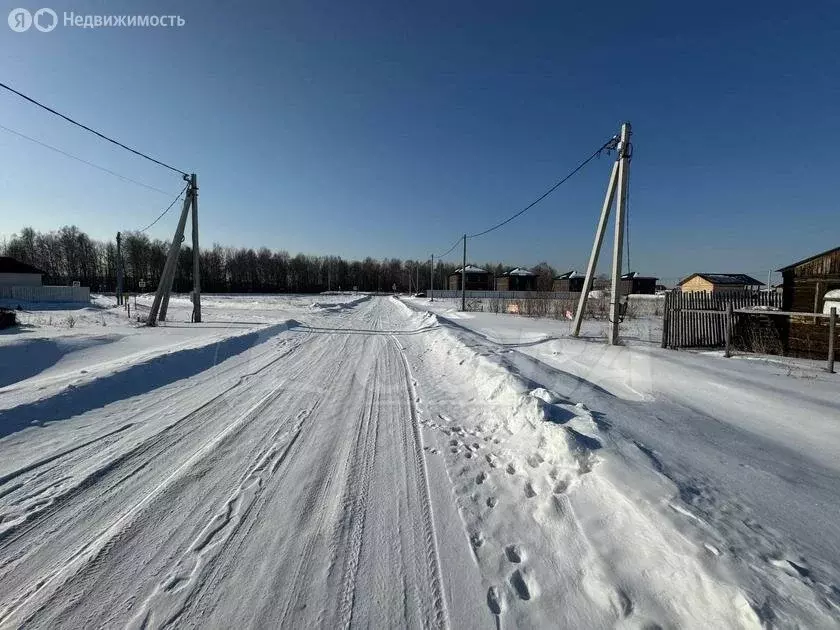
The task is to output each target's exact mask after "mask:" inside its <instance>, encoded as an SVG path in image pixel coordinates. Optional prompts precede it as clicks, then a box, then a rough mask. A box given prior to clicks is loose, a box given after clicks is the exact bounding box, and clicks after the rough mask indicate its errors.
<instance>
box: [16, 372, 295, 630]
mask: <svg viewBox="0 0 840 630" xmlns="http://www.w3.org/2000/svg"><path fill="white" fill-rule="evenodd" d="M281 388H282V386H278V387H276V388H275V389H273V390H272V391H270V392H269V393H268V394H266V395H265V396H263V398H261V399H260V400H259V401H258V402H257V403H256V404H254V405H253V406H252V407H251V408H250V409H248V410H247V411H246V412H245V413H244V414H242V415H241V416H239V418H237V419H236V420H234V421H233V422H232V423H230V424H229V425H228V426H227V427H226V428H225V429H223V430H222V431H221V432H220V433H218V434H216V435H215V436H214V437H213V438H212V439H210V440H209V441H208V442H206V443H205V444H204V446H202V447H201V448H200V449H199V450H198V451H197V452H195V453H194V454H193V455H192V456H191V457H190V458H189V459H187V461H185V462H184V463H182V464H181V465H180V466H178V468H176V469H175V471H173V472H172V473H171V474H170V475H169V476H168V477H166V479H164V480H163V482H161V483H160V484H158V485H157V486H156V487H154V488H153V489H152V491H151V492H149V493H148V494H147V495H146V496H145V497H143V499H142V500H141V501H140V502H139V503H136V504H135V505H134V506H132V507H131V508H130V509H128V510H126V511H125V512H123V514H122V515H121V516H120V517H119V518H118V519H117V520H116V521H115V522H113V523H112V524H111V525H110V526H109V527H108V528H107V529H106V530H105V531H104V532H102V533H100V534H99V535H98V536H96V537H95V538H94V539H93V540H91V541H90V542H88V543H86V544H84V545H83V546H82V547H80V548H79V549H77V550H76V551H74V552H73V553H72V554H71V555H70V558H69V559H68V560H67V561H66V562H65V563H64V564H63V565H61V566H59V567H58V568H57V569H56V570H55V571H53V572H52V573H50V574H49V575H47V576H46V577H43V578H41V579H40V580H38V582H37V583H36V584H34V585H31V586H30V587H29V588H27V589H25V591H24V593H22V594H20V595H19V596H18V597H16V598H14V599H12V600H11V601H10V602H7V603H6V605H5V606H4V607H3V608H2V609H0V625H4V626H5V625H7V624H11V623H12V622H14V621H18V622H19V623H25V622H26V620H27V617H26V616H24V614H23V613H24V609H25V607H26V606H28V605H30V604H32V603H33V602H34V600H35V598H36V597H39V596H40V597H42V598H43V597H49V595H47V592H46V591H45V589H47V587H52V591H50V592H54V591H55V590H56V589H57V588H58V587H59V586H60V583H61V582H62V581H64V580H67V579H69V578H70V577H71V576H72V575H74V574H75V573H76V572H77V571H78V570H79V569H80V568H81V566H82V565H84V564H85V563H86V562H89V561H91V560H95V559H96V558H97V557H99V556H100V554H101V553H102V552H103V551H104V550H106V549H107V546H108V545H109V543H111V542H112V541H113V539H114V538H115V537H116V536H117V535H118V534H119V533H120V532H121V531H122V529H123V528H124V527H126V526H127V525H128V524H129V523H130V522H131V520H132V519H133V518H135V517H136V516H137V515H138V514H139V513H140V512H141V511H142V510H143V509H144V508H145V507H146V506H147V505H148V504H149V503H151V502H152V501H153V500H154V499H155V498H156V497H157V496H158V495H159V494H161V493H162V492H163V491H164V490H165V489H166V488H167V487H168V486H169V485H170V484H172V483H173V482H174V481H175V480H176V479H177V478H178V477H179V476H181V475H183V474H184V473H185V472H186V471H187V470H188V469H189V468H190V467H191V466H192V465H194V464H195V463H196V462H197V461H198V460H200V459H201V458H202V457H204V456H206V454H207V453H208V452H210V451H212V450H213V448H214V447H215V446H216V445H217V444H218V443H219V442H221V441H222V440H223V439H224V438H225V437H226V436H227V435H228V434H230V433H232V432H233V431H235V430H237V429H239V428H240V427H241V426H242V425H243V424H245V423H246V422H247V421H248V420H250V419H251V418H252V417H253V416H255V415H257V414H259V412H260V411H261V410H262V409H264V408H265V407H266V406H268V404H270V402H271V401H272V400H273V399H274V398H276V397H277V395H278V394H279V392H280V391H281ZM36 612H37V611H36Z"/></svg>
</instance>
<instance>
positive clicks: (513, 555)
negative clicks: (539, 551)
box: [505, 545, 524, 564]
mask: <svg viewBox="0 0 840 630" xmlns="http://www.w3.org/2000/svg"><path fill="white" fill-rule="evenodd" d="M505 557H507V559H508V562H513V563H514V564H519V563H520V562H522V559H523V558H524V554H523V553H522V549H520V547H519V545H508V546H507V547H505Z"/></svg>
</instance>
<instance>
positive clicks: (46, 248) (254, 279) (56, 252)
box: [0, 226, 556, 293]
mask: <svg viewBox="0 0 840 630" xmlns="http://www.w3.org/2000/svg"><path fill="white" fill-rule="evenodd" d="M0 245H1V246H2V254H3V255H4V256H11V257H12V258H15V259H17V260H19V261H21V262H25V263H28V264H30V265H33V266H35V267H37V268H38V269H40V270H41V271H43V272H44V273H45V277H44V284H53V285H69V284H72V283H73V282H74V281H78V282H79V283H80V284H81V285H82V286H86V287H90V289H91V290H92V291H95V292H113V291H114V290H115V289H116V284H117V244H116V241H114V240H109V241H98V240H94V239H92V238H90V237H89V236H88V235H87V234H86V233H85V232H82V231H81V230H79V228H77V227H76V226H64V227H62V228H61V229H59V230H56V231H51V232H38V231H35V230H34V229H32V228H31V227H26V228H23V229H22V230H21V231H20V233H19V234H13V235H12V236H11V237H10V238H8V239H4V241H3V242H2V244H0ZM121 248H122V260H123V273H124V280H123V290H124V291H128V292H132V293H133V292H138V291H152V290H154V289H155V287H157V284H158V282H159V280H160V275H161V272H162V271H163V266H164V263H165V261H166V255H167V252H168V251H169V242H167V241H162V240H160V239H150V238H149V237H148V236H147V235H146V234H144V233H140V232H123V233H122V247H121ZM199 260H200V263H199V264H200V271H201V289H202V291H204V292H207V293H321V292H323V291H328V290H332V291H339V290H341V291H351V290H358V291H391V290H393V287H396V290H397V291H400V292H404V291H408V290H412V291H417V290H422V291H426V290H428V289H429V284H430V276H429V271H430V267H429V265H430V261H429V260H411V259H408V260H401V259H399V258H383V259H381V260H377V259H375V258H371V257H367V258H365V259H364V260H344V259H343V258H341V257H340V256H313V255H308V254H297V255H295V256H291V255H290V254H289V253H288V252H287V251H285V250H274V251H272V250H270V249H268V248H267V247H261V248H259V249H257V250H254V249H253V248H249V247H248V248H246V247H240V248H235V247H225V246H222V245H219V244H217V243H214V244H213V246H212V247H211V248H210V249H205V248H202V249H201V250H200V253H199ZM460 266H461V265H460V263H458V264H456V263H451V262H443V261H440V262H439V261H435V278H434V282H435V288H436V289H443V288H446V284H447V278H448V276H449V275H450V274H451V273H453V272H454V271H455V270H456V269H458V268H460ZM481 266H482V267H483V268H484V269H487V270H488V271H490V272H492V273H494V274H495V275H501V274H502V273H504V272H505V271H506V270H508V269H510V268H511V267H510V266H509V265H508V266H506V265H503V264H502V263H485V264H483V265H481ZM532 270H533V271H534V272H536V273H537V290H540V291H550V290H551V283H552V280H553V278H554V276H555V275H556V271H555V269H554V268H553V267H551V266H550V265H548V264H547V263H540V264H539V265H536V266H535V267H533V268H532ZM141 280H143V281H144V282H145V288H144V289H142V290H141V289H140V281H141ZM191 289H192V248H191V247H189V246H188V245H187V244H186V242H185V243H184V244H183V245H182V246H181V250H180V253H179V256H178V265H177V268H176V271H175V280H174V283H173V290H174V291H176V292H184V293H185V292H188V291H190V290H191Z"/></svg>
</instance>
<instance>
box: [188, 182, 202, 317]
mask: <svg viewBox="0 0 840 630" xmlns="http://www.w3.org/2000/svg"><path fill="white" fill-rule="evenodd" d="M190 191H191V192H192V248H193V296H192V297H193V322H195V323H196V324H199V323H201V270H200V266H199V260H200V252H199V248H198V178H197V177H196V176H195V173H193V174H192V175H190Z"/></svg>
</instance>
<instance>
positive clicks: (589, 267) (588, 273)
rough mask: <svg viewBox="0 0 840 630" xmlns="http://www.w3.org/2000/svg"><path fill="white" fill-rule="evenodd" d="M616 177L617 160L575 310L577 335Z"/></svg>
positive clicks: (605, 226)
mask: <svg viewBox="0 0 840 630" xmlns="http://www.w3.org/2000/svg"><path fill="white" fill-rule="evenodd" d="M617 178H618V160H616V161H615V162H614V163H613V167H612V173H611V174H610V181H609V184H607V194H606V195H605V196H604V205H603V206H601V218H600V219H598V229H597V230H596V231H595V242H594V243H593V244H592V251H591V252H590V254H589V263H588V264H587V265H586V276H585V278H584V280H583V290H582V291H581V294H580V298H579V299H578V307H577V311H575V325H574V331H573V334H574V336H575V337H577V336H578V335H579V334H580V325H581V322H582V321H583V315H584V312H585V311H586V300H587V299H588V297H589V292H590V291H591V290H592V281H593V279H594V277H595V268H596V267H597V266H598V255H599V254H600V252H601V244H602V243H603V242H604V234H605V233H606V231H607V221H609V218H610V208H612V203H613V198H615V182H616V179H617Z"/></svg>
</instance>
